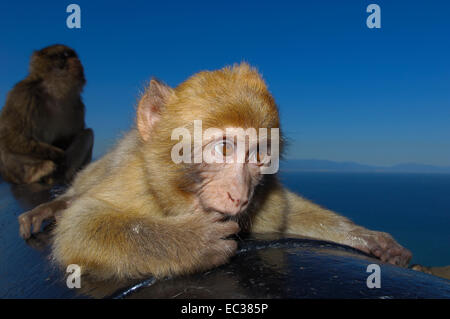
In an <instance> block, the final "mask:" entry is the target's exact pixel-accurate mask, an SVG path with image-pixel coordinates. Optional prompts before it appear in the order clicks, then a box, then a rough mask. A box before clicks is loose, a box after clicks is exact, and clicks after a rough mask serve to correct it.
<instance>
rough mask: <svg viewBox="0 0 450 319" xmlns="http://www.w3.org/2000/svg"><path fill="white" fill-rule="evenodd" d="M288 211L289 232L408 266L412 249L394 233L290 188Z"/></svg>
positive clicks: (287, 195)
mask: <svg viewBox="0 0 450 319" xmlns="http://www.w3.org/2000/svg"><path fill="white" fill-rule="evenodd" d="M286 199H287V202H288V206H289V211H288V215H287V220H286V228H285V233H286V234H297V235H302V236H307V237H312V238H317V239H323V240H328V241H333V242H336V243H339V244H343V245H348V246H351V247H354V248H357V249H360V250H362V251H364V252H366V253H369V254H372V255H374V256H376V257H378V258H380V259H381V260H382V261H386V262H390V263H392V264H396V265H401V266H406V265H407V264H408V263H409V261H410V259H411V257H412V255H411V252H410V251H409V250H407V249H405V248H404V247H402V246H401V245H399V244H398V243H397V242H396V241H395V240H394V239H393V238H392V236H391V235H389V234H387V233H383V232H378V231H372V230H369V229H366V228H364V227H361V226H358V225H356V224H354V223H353V222H352V221H350V220H349V219H347V218H345V217H343V216H341V215H338V214H336V213H334V212H332V211H330V210H327V209H324V208H322V207H320V206H319V205H316V204H314V203H311V202H310V201H308V200H305V199H303V198H301V197H300V196H298V195H295V194H294V193H291V192H288V191H287V194H286Z"/></svg>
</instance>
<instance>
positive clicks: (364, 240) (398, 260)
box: [349, 229, 412, 267]
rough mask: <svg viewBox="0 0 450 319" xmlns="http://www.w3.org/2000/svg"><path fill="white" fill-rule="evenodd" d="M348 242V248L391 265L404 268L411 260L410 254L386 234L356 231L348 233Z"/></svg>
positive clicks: (365, 230)
mask: <svg viewBox="0 0 450 319" xmlns="http://www.w3.org/2000/svg"><path fill="white" fill-rule="evenodd" d="M349 241H350V246H352V247H355V248H357V249H360V250H362V251H364V252H366V253H369V254H371V255H374V256H375V257H377V258H379V259H381V261H383V262H387V263H390V264H393V265H397V266H401V267H406V266H407V265H408V263H409V261H410V260H411V258H412V254H411V252H410V251H409V250H408V249H406V248H404V247H403V246H401V245H400V244H399V243H397V242H396V241H395V239H394V238H393V237H392V236H391V235H390V234H388V233H384V232H378V231H371V230H367V229H357V230H354V231H351V232H350V233H349Z"/></svg>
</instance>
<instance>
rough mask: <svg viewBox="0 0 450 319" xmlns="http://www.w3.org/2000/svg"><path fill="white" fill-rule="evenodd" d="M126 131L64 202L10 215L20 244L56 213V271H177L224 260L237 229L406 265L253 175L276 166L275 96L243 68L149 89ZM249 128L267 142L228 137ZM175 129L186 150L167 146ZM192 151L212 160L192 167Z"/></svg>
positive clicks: (381, 236) (361, 233)
mask: <svg viewBox="0 0 450 319" xmlns="http://www.w3.org/2000/svg"><path fill="white" fill-rule="evenodd" d="M195 121H201V123H202V129H203V130H204V131H206V130H207V129H210V128H211V129H212V128H215V129H216V132H215V133H214V134H209V136H208V138H204V136H202V138H201V140H200V145H199V143H198V134H197V133H196V132H195V129H196V128H195V123H194V122H195ZM136 123H137V125H136V128H135V129H132V130H131V132H129V133H128V134H127V135H126V136H125V137H124V138H123V139H122V140H121V141H120V142H119V143H118V145H117V146H116V148H115V149H113V150H112V151H111V152H110V153H108V154H107V155H105V156H104V157H103V158H102V159H100V160H98V161H96V162H94V163H92V164H90V165H89V166H88V167H86V168H85V169H84V170H83V171H81V172H80V173H79V174H78V175H77V177H76V179H75V181H74V183H73V186H72V187H71V188H70V189H69V190H68V192H67V193H66V194H65V195H63V196H61V197H59V198H57V199H56V201H55V202H53V204H52V202H51V203H49V204H44V205H42V206H40V207H38V208H36V209H35V210H33V211H31V212H29V213H25V214H24V215H22V216H21V217H19V221H20V222H21V234H22V235H23V236H24V237H28V236H29V235H30V229H31V226H32V225H33V224H34V225H35V231H36V230H38V228H39V225H40V222H41V221H42V219H44V218H47V217H48V216H49V215H52V214H55V213H56V212H57V211H59V210H60V208H63V209H62V211H60V212H59V213H58V218H57V222H56V228H55V231H54V244H53V256H54V259H55V260H56V261H57V262H58V263H59V264H61V265H62V266H67V265H69V264H78V265H80V266H81V268H82V272H83V273H88V274H91V275H94V276H97V277H99V278H100V279H102V278H111V277H114V278H130V277H131V278H137V277H143V276H149V275H154V276H157V277H161V276H166V275H176V274H185V273H190V272H194V271H200V270H204V269H208V268H211V267H214V266H218V265H220V264H223V263H225V262H226V261H227V260H228V259H229V257H230V256H232V255H233V254H234V253H235V250H236V246H237V245H236V242H235V241H234V240H232V239H230V238H229V236H230V235H233V234H237V233H238V232H240V231H241V232H254V233H267V232H278V233H284V234H285V235H286V236H289V234H293V235H303V236H308V237H313V238H317V239H323V240H329V241H333V242H337V243H340V244H345V245H349V246H352V247H356V248H358V249H361V250H363V251H365V252H367V253H371V254H373V255H375V256H377V257H379V258H380V259H381V260H383V261H386V262H390V263H393V264H397V265H402V266H405V265H407V264H408V262H409V260H410V258H411V254H410V252H409V251H408V250H407V249H405V248H403V247H402V246H400V245H399V244H398V243H397V242H396V241H395V240H394V239H393V238H392V237H391V236H390V235H388V234H386V233H382V232H376V231H371V230H368V229H365V228H363V227H360V226H357V225H355V224H354V223H352V222H351V221H350V220H348V219H347V218H345V217H342V216H340V215H338V214H336V213H334V212H331V211H329V210H326V209H323V208H321V207H319V206H318V205H315V204H313V203H311V202H309V201H307V200H305V199H303V198H301V197H299V196H297V195H295V194H293V193H291V192H290V191H288V190H286V189H285V188H283V187H282V186H281V185H280V184H279V182H278V180H277V175H276V174H262V172H263V170H264V169H267V167H268V166H270V165H271V163H272V162H273V161H276V160H277V159H276V158H275V157H274V156H275V155H276V150H275V148H276V146H277V145H278V144H277V143H279V142H280V141H279V140H278V138H276V139H274V138H273V137H274V136H276V134H272V132H276V130H273V129H277V128H279V127H280V123H279V116H278V110H277V106H276V104H275V102H274V99H273V98H272V96H271V94H270V93H269V91H268V90H267V87H266V85H265V83H264V81H263V80H262V78H261V76H260V75H259V74H258V73H257V71H256V70H255V69H253V68H251V67H250V66H249V65H247V64H245V63H243V64H240V65H235V66H234V67H227V68H224V69H221V70H218V71H213V72H201V73H198V74H196V75H194V76H193V77H191V78H189V79H188V80H187V81H185V82H184V83H182V84H181V85H179V86H178V87H176V88H175V89H172V88H170V87H168V86H167V85H165V84H163V83H161V82H158V81H157V80H152V81H151V82H150V85H149V87H148V88H147V90H146V92H145V93H144V95H143V96H142V98H141V100H140V102H139V105H138V108H137V119H136ZM249 128H254V129H255V130H256V132H259V131H260V130H259V129H260V128H265V129H267V135H266V137H265V139H266V140H265V141H264V138H263V139H259V138H258V139H256V140H255V139H254V138H242V136H241V135H239V134H237V135H236V134H235V133H236V132H239V131H242V130H247V129H249ZM180 129H181V131H183V129H184V132H185V133H186V132H188V133H189V134H190V136H192V137H194V138H193V141H188V142H186V140H184V139H183V140H182V141H181V142H180V140H179V139H177V138H174V135H175V136H176V135H177V134H174V131H176V130H180ZM220 130H222V131H223V132H225V133H223V134H219V133H217V132H219V131H220ZM177 132H179V131H177ZM216 133H217V134H216ZM233 134H235V136H234V137H232V138H231V137H230V136H231V135H233ZM236 136H237V137H236ZM176 137H177V136H176ZM196 138H197V141H196ZM239 141H240V142H241V143H238V142H239ZM262 141H264V144H266V143H267V150H268V152H267V154H264V153H265V152H261V150H263V149H264V146H263V145H259V143H262ZM180 143H181V144H183V147H180ZM187 144H188V145H187ZM237 144H240V146H239V145H237ZM184 146H186V147H184ZM281 146H282V145H280V147H281ZM239 147H240V148H241V151H240V152H238V151H237V149H238V148H239ZM174 149H175V150H176V152H174V151H173V150H174ZM242 150H243V152H242ZM187 151H192V152H191V153H192V154H188V155H186V154H185V153H184V152H187ZM202 151H203V155H205V154H206V155H207V157H208V156H212V157H213V158H215V159H216V161H214V160H213V161H211V158H210V159H209V160H208V161H205V160H200V161H199V160H198V158H199V157H198V155H199V154H198V152H202ZM174 154H175V155H178V158H174ZM242 155H243V156H242ZM175 157H176V156H175ZM180 157H181V158H183V159H186V160H184V161H180V160H179V159H180ZM223 157H225V158H226V159H227V160H223V161H220V160H219V161H217V159H220V158H223ZM239 157H240V158H241V159H242V158H244V161H243V162H242V161H241V160H238V158H239ZM268 157H269V159H270V160H269V161H268V160H267V158H268ZM200 159H201V158H200ZM230 159H231V160H230ZM221 162H222V163H221Z"/></svg>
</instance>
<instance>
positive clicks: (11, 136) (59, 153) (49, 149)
mask: <svg viewBox="0 0 450 319" xmlns="http://www.w3.org/2000/svg"><path fill="white" fill-rule="evenodd" d="M16 132H17V131H16ZM4 141H5V144H6V145H8V150H9V151H10V152H12V153H14V154H20V155H31V156H32V157H33V158H38V159H49V160H52V161H58V160H60V159H62V158H63V157H64V151H63V150H62V149H60V148H58V147H55V146H53V145H50V144H47V143H43V142H40V141H37V140H35V139H34V138H32V137H26V136H24V135H22V134H20V133H14V131H11V132H8V133H7V134H6V136H4Z"/></svg>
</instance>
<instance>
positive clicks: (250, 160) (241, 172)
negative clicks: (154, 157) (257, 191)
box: [198, 129, 265, 215]
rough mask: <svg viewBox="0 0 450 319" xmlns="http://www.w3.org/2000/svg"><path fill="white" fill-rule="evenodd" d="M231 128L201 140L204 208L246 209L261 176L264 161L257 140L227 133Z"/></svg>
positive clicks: (230, 211) (225, 211)
mask: <svg viewBox="0 0 450 319" xmlns="http://www.w3.org/2000/svg"><path fill="white" fill-rule="evenodd" d="M236 130H237V129H236ZM233 132H235V129H227V135H226V136H219V137H216V138H212V139H209V140H205V141H204V143H203V156H204V161H203V163H202V164H201V165H202V167H201V173H200V175H201V177H202V180H203V183H202V185H201V188H200V191H199V193H198V199H199V202H200V205H201V207H202V208H203V209H205V210H207V211H216V212H220V213H223V214H227V215H237V214H239V213H241V212H243V211H245V209H246V208H247V207H248V205H249V202H250V200H251V198H252V195H253V191H254V188H255V186H256V185H257V184H258V183H259V182H260V180H261V173H260V168H261V166H263V165H265V162H264V160H263V156H262V155H260V154H261V153H260V152H259V148H258V141H257V140H256V141H250V140H249V139H248V138H245V137H240V136H239V135H237V136H229V133H231V134H232V135H233ZM239 142H240V143H239ZM205 159H206V160H205ZM208 161H209V163H208ZM218 162H219V163H218ZM220 162H222V163H220Z"/></svg>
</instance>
